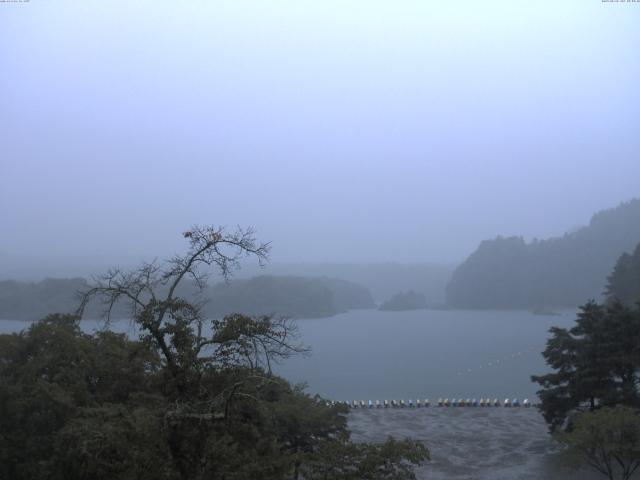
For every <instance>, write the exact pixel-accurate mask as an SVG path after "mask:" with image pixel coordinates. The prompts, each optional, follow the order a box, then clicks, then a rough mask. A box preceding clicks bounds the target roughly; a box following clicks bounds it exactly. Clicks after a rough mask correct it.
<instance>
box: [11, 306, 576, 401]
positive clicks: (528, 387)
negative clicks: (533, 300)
mask: <svg viewBox="0 0 640 480" xmlns="http://www.w3.org/2000/svg"><path fill="white" fill-rule="evenodd" d="M574 319H575V312H574V311H564V312H562V315H560V316H541V315H534V314H532V313H530V312H525V311H472V310H443V311H436V310H417V311H409V312H380V311H377V310H357V311H351V312H347V313H344V314H341V315H337V316H335V317H331V318H321V319H307V320H299V321H298V322H297V323H298V328H299V330H300V334H301V341H302V342H303V343H304V344H306V345H309V346H310V347H311V349H312V353H311V355H310V356H308V357H295V358H292V359H290V360H288V361H286V362H285V363H284V364H282V365H279V366H277V367H276V370H277V371H278V373H280V374H281V375H283V376H284V377H286V378H288V379H289V380H291V381H293V382H307V383H308V385H309V391H310V392H317V393H320V394H321V395H323V396H325V397H328V398H332V399H336V400H343V399H344V400H353V399H364V400H368V399H385V398H387V399H391V398H397V399H399V398H405V399H408V398H430V399H432V400H433V399H436V398H437V397H471V398H472V397H476V398H479V397H503V398H504V397H510V398H511V397H518V398H520V399H522V398H525V397H528V398H530V399H534V398H535V392H536V390H537V385H536V384H533V383H532V382H531V381H530V379H529V377H530V376H531V375H532V374H539V373H544V372H546V371H548V368H547V366H546V364H545V362H544V359H543V358H542V356H541V355H540V352H541V351H542V350H543V349H544V347H545V342H546V340H547V338H548V335H549V334H548V330H549V328H550V327H551V326H554V325H556V326H570V325H571V324H572V323H573V322H574ZM25 325H27V324H26V323H25V322H18V321H10V320H5V321H0V331H2V332H11V331H19V330H21V329H22V328H24V327H25ZM100 325H101V323H100V322H98V321H92V320H86V321H83V329H84V330H86V331H94V330H96V329H98V328H100ZM111 328H112V329H114V330H117V331H120V332H127V333H130V334H131V335H132V336H134V335H135V330H134V329H133V328H131V327H130V325H129V323H128V322H126V321H121V322H114V323H113V324H112V327H111Z"/></svg>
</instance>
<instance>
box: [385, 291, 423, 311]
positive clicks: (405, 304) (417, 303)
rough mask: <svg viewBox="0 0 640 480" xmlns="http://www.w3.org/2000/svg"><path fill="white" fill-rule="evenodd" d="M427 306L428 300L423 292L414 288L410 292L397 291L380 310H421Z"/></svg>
mask: <svg viewBox="0 0 640 480" xmlns="http://www.w3.org/2000/svg"><path fill="white" fill-rule="evenodd" d="M421 308H427V300H426V299H425V297H424V295H423V294H422V293H416V292H414V291H413V290H409V291H408V292H400V293H396V294H395V295H394V296H393V297H391V298H390V299H389V300H387V301H386V302H384V303H383V304H382V305H380V308H379V309H380V310H389V311H400V310H419V309H421Z"/></svg>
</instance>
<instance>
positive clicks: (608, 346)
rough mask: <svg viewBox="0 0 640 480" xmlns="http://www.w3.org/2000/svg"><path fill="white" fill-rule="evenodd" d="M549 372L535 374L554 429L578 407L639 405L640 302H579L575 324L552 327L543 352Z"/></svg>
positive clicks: (581, 409) (543, 405) (586, 408)
mask: <svg viewBox="0 0 640 480" xmlns="http://www.w3.org/2000/svg"><path fill="white" fill-rule="evenodd" d="M543 355H544V357H545V359H546V360H547V363H548V364H549V366H550V367H551V368H552V369H553V370H554V372H553V373H550V374H547V375H541V376H533V377H532V380H533V381H535V382H538V383H539V384H540V385H541V386H542V389H541V390H540V391H539V392H538V395H539V397H540V400H541V402H542V404H541V409H542V412H543V414H544V417H545V420H546V421H547V422H548V423H549V425H550V427H551V429H552V430H555V429H557V428H559V427H563V426H565V425H566V422H567V420H568V419H569V418H570V417H571V416H572V415H573V414H574V413H576V412H581V411H585V410H594V409H596V408H598V407H600V406H603V405H617V404H624V405H631V406H640V392H639V391H638V378H639V377H638V374H639V372H640V306H636V307H635V308H627V307H624V306H623V305H621V304H620V303H615V302H614V303H611V304H609V305H607V306H603V305H599V304H596V303H594V302H590V303H588V304H586V305H584V306H582V307H581V310H580V313H579V314H578V318H577V320H576V325H575V326H574V327H573V328H571V329H569V330H567V329H564V328H557V327H554V328H552V329H551V338H550V339H549V340H548V341H547V348H546V349H545V351H544V352H543Z"/></svg>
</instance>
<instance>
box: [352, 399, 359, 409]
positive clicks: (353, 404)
mask: <svg viewBox="0 0 640 480" xmlns="http://www.w3.org/2000/svg"><path fill="white" fill-rule="evenodd" d="M351 406H352V407H353V408H358V401H357V400H354V401H353V403H352V404H351Z"/></svg>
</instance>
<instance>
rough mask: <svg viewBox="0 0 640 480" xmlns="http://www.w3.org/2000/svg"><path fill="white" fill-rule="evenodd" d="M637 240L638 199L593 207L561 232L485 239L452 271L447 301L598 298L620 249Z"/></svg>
mask: <svg viewBox="0 0 640 480" xmlns="http://www.w3.org/2000/svg"><path fill="white" fill-rule="evenodd" d="M638 242H640V199H634V200H631V201H629V202H627V203H624V204H621V205H620V206H618V207H617V208H613V209H609V210H604V211H602V212H599V213H596V214H595V215H594V216H593V217H592V219H591V222H590V223H589V225H588V226H586V227H583V228H580V229H578V230H575V231H573V232H570V233H567V234H565V235H564V236H562V237H556V238H550V239H547V240H533V241H531V242H526V241H525V240H524V238H522V237H498V238H496V239H494V240H486V241H483V242H482V243H481V244H480V246H479V247H478V248H477V249H476V251H475V252H473V253H472V254H471V255H470V256H469V258H467V259H466V260H465V261H464V262H463V263H462V264H460V265H459V266H458V267H457V268H456V270H455V271H454V273H453V275H452V277H451V280H450V282H449V284H448V285H447V302H448V303H449V304H450V305H451V306H454V307H462V308H527V309H536V308H556V307H571V308H574V307H576V306H577V305H580V304H582V303H583V302H584V301H585V300H587V299H589V298H594V299H599V298H600V297H601V295H602V293H603V290H604V287H605V281H604V279H605V278H606V275H607V274H608V273H609V272H610V271H611V269H612V268H613V266H614V264H615V262H616V259H617V258H618V257H619V256H620V254H621V253H622V252H625V251H629V250H630V249H633V248H634V247H635V246H636V245H637V244H638Z"/></svg>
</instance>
